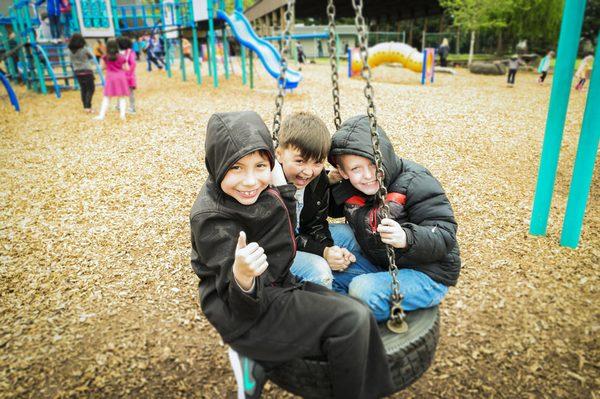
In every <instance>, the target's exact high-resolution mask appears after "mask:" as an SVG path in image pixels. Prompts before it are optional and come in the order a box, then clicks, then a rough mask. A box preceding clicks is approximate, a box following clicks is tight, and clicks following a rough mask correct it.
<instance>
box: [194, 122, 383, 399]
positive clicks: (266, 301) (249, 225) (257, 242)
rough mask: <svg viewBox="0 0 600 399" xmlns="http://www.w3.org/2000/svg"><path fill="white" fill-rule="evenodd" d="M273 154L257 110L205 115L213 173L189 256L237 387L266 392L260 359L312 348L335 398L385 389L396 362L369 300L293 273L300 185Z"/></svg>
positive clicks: (275, 359) (309, 352) (197, 207)
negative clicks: (238, 379)
mask: <svg viewBox="0 0 600 399" xmlns="http://www.w3.org/2000/svg"><path fill="white" fill-rule="evenodd" d="M274 159H275V157H274V153H273V143H272V141H271V137H270V134H269V131H268V129H267V127H266V126H265V124H264V122H263V121H262V119H261V118H260V117H259V116H258V115H257V114H256V113H255V112H231V113H220V114H215V115H213V116H212V117H211V118H210V120H209V121H208V127H207V132H206V141H205V164H206V168H207V170H208V174H209V176H208V179H207V181H206V183H205V184H204V186H203V187H202V189H201V191H200V194H199V195H198V197H197V199H196V201H195V203H194V205H193V207H192V210H191V213H190V226H191V239H192V257H191V264H192V268H193V270H194V271H195V272H196V274H197V275H198V277H199V278H200V284H199V289H200V305H201V307H202V310H203V312H204V314H205V316H206V318H207V319H208V321H209V322H210V323H211V324H212V325H213V326H214V327H215V328H216V329H217V331H218V332H219V334H220V335H221V337H222V338H223V341H224V342H226V343H228V344H229V345H230V347H231V348H233V349H234V350H235V352H231V357H230V360H231V361H232V364H233V366H234V370H235V375H236V376H242V375H243V376H244V380H245V382H247V383H246V384H245V385H244V383H243V382H242V383H241V384H239V385H238V386H239V387H243V389H242V390H243V392H242V391H240V392H239V396H238V397H246V398H258V397H260V395H261V392H262V388H263V384H264V382H265V378H266V374H265V369H264V368H263V367H273V366H276V365H277V364H280V363H283V362H286V361H289V360H291V359H294V358H299V357H312V356H324V357H326V358H327V360H328V361H329V364H330V370H331V378H332V385H333V390H334V396H335V398H338V399H342V398H344V399H346V398H378V397H382V396H385V395H388V394H390V393H391V392H392V390H393V383H392V382H391V376H390V369H389V366H388V363H387V360H386V355H385V350H384V347H383V343H382V341H381V337H380V336H379V331H378V327H377V323H376V322H375V319H374V318H373V316H372V315H371V314H370V312H369V310H368V308H367V307H365V306H364V305H363V304H361V303H360V302H358V301H356V300H355V299H352V298H349V297H346V296H342V295H339V294H337V293H335V292H333V291H331V290H329V289H327V288H325V287H322V286H320V285H317V284H313V283H310V282H305V283H299V282H297V281H296V279H295V278H294V277H293V276H292V274H291V273H290V266H291V264H292V262H293V259H294V255H295V253H296V241H295V239H294V232H293V228H294V227H293V222H292V221H293V220H295V217H296V215H295V203H294V193H295V191H296V189H295V187H294V186H293V185H287V184H285V180H284V179H283V176H281V177H280V178H274V177H273V176H272V172H271V169H272V168H273V166H274V164H275V162H274ZM272 179H274V181H273V183H274V184H275V185H277V187H274V186H272V185H271V182H272ZM281 180H283V181H281ZM280 184H283V185H280ZM237 353H239V354H241V355H242V356H239V355H237ZM249 358H251V359H255V360H256V361H253V360H249Z"/></svg>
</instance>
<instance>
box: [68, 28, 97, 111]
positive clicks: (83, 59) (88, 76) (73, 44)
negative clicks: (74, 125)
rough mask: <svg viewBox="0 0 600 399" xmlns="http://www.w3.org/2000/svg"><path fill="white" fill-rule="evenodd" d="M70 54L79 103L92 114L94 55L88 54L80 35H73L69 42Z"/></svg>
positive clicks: (94, 87)
mask: <svg viewBox="0 0 600 399" xmlns="http://www.w3.org/2000/svg"><path fill="white" fill-rule="evenodd" d="M69 50H70V52H71V65H72V66H73V71H75V78H76V79H77V82H78V83H79V91H80V92H81V102H82V103H83V109H84V111H85V112H92V97H94V91H95V90H96V83H95V82H94V63H93V62H92V60H93V59H94V55H93V54H92V53H91V52H90V50H89V48H88V47H87V44H86V42H85V39H84V38H83V36H82V35H81V33H74V34H73V36H71V40H69Z"/></svg>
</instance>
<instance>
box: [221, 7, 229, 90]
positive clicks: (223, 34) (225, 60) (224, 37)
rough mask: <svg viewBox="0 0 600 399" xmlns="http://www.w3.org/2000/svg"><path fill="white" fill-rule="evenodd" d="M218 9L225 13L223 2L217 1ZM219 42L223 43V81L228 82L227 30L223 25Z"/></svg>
mask: <svg viewBox="0 0 600 399" xmlns="http://www.w3.org/2000/svg"><path fill="white" fill-rule="evenodd" d="M219 8H220V9H221V10H223V12H225V11H226V10H225V0H219ZM221 41H222V42H223V68H225V79H226V80H229V43H228V42H227V29H226V28H225V24H223V28H221Z"/></svg>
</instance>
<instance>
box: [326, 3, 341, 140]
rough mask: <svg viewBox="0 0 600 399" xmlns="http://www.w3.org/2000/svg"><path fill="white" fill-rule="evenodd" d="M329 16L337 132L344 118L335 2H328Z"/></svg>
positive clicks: (329, 47) (330, 59)
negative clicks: (337, 54) (338, 61)
mask: <svg viewBox="0 0 600 399" xmlns="http://www.w3.org/2000/svg"><path fill="white" fill-rule="evenodd" d="M327 16H328V18H329V42H328V49H329V65H330V66H331V86H332V89H331V94H333V115H334V117H333V124H334V126H335V130H339V128H340V126H341V125H342V117H341V115H340V88H339V84H338V80H339V75H338V69H337V62H336V59H335V56H334V54H335V53H336V51H337V48H336V47H337V46H336V40H335V36H336V34H335V4H333V0H328V1H327Z"/></svg>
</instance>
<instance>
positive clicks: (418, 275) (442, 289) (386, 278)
mask: <svg viewBox="0 0 600 399" xmlns="http://www.w3.org/2000/svg"><path fill="white" fill-rule="evenodd" d="M329 230H330V231H331V236H332V238H333V241H334V243H335V245H337V246H339V247H344V248H347V249H348V250H349V251H350V252H352V254H353V255H354V256H356V262H354V263H353V264H351V265H350V266H349V267H348V268H347V269H346V270H344V271H343V272H333V284H332V288H333V290H334V291H336V292H339V293H341V294H347V295H350V296H352V297H354V298H357V299H360V300H361V301H362V302H364V303H365V304H367V305H368V306H369V308H370V309H371V311H372V312H373V314H374V315H375V319H377V321H378V322H382V321H385V320H387V319H389V317H390V297H391V294H392V286H391V284H392V277H391V275H390V273H389V272H388V271H387V270H386V269H382V268H380V267H378V266H375V265H373V264H372V263H371V262H370V261H369V260H368V259H367V258H365V257H364V256H363V255H362V252H361V249H360V246H359V245H358V242H357V241H356V238H355V237H354V232H353V231H352V229H351V228H350V226H349V225H347V224H330V225H329ZM396 276H397V278H398V282H399V283H400V293H401V294H402V295H403V296H404V299H403V300H402V308H403V309H404V310H405V311H411V310H417V309H423V308H429V307H432V306H435V305H438V304H439V303H440V302H441V301H442V299H443V298H444V296H445V295H446V293H447V292H448V287H447V286H445V285H444V284H441V283H438V282H435V281H433V280H432V279H431V278H430V277H429V276H427V275H426V274H425V273H422V272H420V271H418V270H414V269H399V270H398V273H397V274H396Z"/></svg>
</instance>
